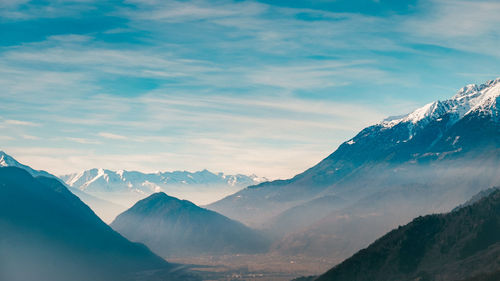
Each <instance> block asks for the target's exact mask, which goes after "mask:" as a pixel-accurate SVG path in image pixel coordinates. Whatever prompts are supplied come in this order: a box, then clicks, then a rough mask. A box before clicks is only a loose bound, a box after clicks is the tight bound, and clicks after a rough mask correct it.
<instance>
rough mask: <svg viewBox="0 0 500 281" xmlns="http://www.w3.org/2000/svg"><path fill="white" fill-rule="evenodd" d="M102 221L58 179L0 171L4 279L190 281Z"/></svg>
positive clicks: (0, 266)
mask: <svg viewBox="0 0 500 281" xmlns="http://www.w3.org/2000/svg"><path fill="white" fill-rule="evenodd" d="M176 268H177V266H174V265H172V264H169V263H167V262H166V261H165V260H163V259H162V258H160V257H158V256H157V255H155V254H154V253H152V252H151V251H150V250H149V249H148V248H147V247H146V246H144V245H142V244H138V243H132V242H130V241H128V240H127V239H125V238H124V237H122V236H121V235H120V234H118V233H117V232H115V231H114V230H112V229H111V228H110V227H109V226H108V225H106V224H105V223H104V222H102V221H101V220H100V219H99V218H98V217H97V216H96V215H95V214H94V213H93V212H92V210H91V209H89V208H88V207H87V206H86V205H85V204H84V203H82V201H80V199H79V198H78V197H76V196H75V195H73V194H72V193H71V192H70V191H68V189H67V188H66V187H65V186H64V185H63V184H62V183H60V182H59V181H58V180H57V179H55V178H52V177H37V178H34V177H32V176H31V175H30V174H29V173H28V172H27V171H25V170H24V169H21V168H16V167H3V168H0V280H8V281H31V280H33V281H35V280H37V281H38V280H51V281H59V280H60V281H67V280H78V281H84V280H85V281H90V280H102V281H110V280H190V279H191V278H193V279H196V278H195V277H194V276H191V275H190V274H188V273H186V272H184V271H182V270H179V271H176Z"/></svg>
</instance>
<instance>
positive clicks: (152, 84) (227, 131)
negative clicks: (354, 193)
mask: <svg viewBox="0 0 500 281" xmlns="http://www.w3.org/2000/svg"><path fill="white" fill-rule="evenodd" d="M499 14H500V2H499V1H450V0H423V1H420V0H410V1H399V0H390V1H389V0H378V1H376V0H351V1H347V0H318V1H313V0H296V1H285V0H263V1H242V0H234V1H231V0H220V1H218V0H217V1H208V0H183V1H168V0H163V1H160V0H158V1H157V0H140V1H139V0H125V1H94V0H73V1H71V0H70V1H65V0H47V1H29V0H0V129H1V132H2V133H1V134H0V150H4V151H5V152H6V153H8V154H10V155H12V156H14V157H15V158H16V159H17V160H19V161H21V162H23V163H24V164H27V165H30V166H32V167H33V168H36V169H44V170H47V171H49V172H52V173H54V174H57V175H61V174H66V173H72V172H78V171H80V170H83V169H88V168H95V167H102V168H108V169H114V170H118V169H125V170H138V171H143V172H153V171H173V170H188V171H196V170H202V169H208V170H210V171H214V172H224V173H227V174H235V173H243V174H257V175H259V176H265V177H268V178H270V179H276V178H288V177H291V176H293V175H295V174H297V173H299V172H301V171H303V170H305V169H307V168H309V167H311V166H312V165H314V164H316V163H317V162H319V161H320V160H321V159H323V158H325V157H326V156H328V155H329V154H330V153H331V152H333V151H334V150H335V149H336V148H337V147H338V146H339V145H340V144H341V143H342V142H344V141H346V140H348V139H350V138H351V137H353V136H354V135H355V134H356V133H357V132H358V131H360V130H361V129H362V128H364V127H366V126H369V125H371V124H375V123H377V122H380V121H381V120H382V119H384V118H385V117H387V116H391V115H399V114H404V113H408V112H410V111H412V110H413V109H415V108H417V107H420V106H422V105H424V104H426V103H429V102H432V101H434V100H443V99H447V98H449V97H451V96H453V95H454V93H455V92H456V91H458V89H460V88H461V87H463V86H465V85H466V84H470V83H484V82H486V81H487V80H490V79H495V78H497V77H499V76H500V48H499V46H500V29H499V28H498V27H499V26H500V17H499V16H498V15H499Z"/></svg>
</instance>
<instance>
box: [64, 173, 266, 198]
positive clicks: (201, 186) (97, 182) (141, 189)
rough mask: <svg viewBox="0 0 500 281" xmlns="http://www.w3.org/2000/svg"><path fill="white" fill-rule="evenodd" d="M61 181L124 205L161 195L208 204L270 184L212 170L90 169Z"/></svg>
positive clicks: (255, 177)
mask: <svg viewBox="0 0 500 281" xmlns="http://www.w3.org/2000/svg"><path fill="white" fill-rule="evenodd" d="M60 178H61V179H62V180H64V181H65V182H66V184H68V185H69V186H71V187H74V188H77V189H79V190H82V191H85V192H86V193H89V194H92V195H95V196H97V197H101V198H103V199H106V200H110V201H113V202H115V203H118V204H122V205H131V204H133V203H135V202H136V201H137V200H139V199H142V198H145V197H146V196H149V195H151V194H153V193H156V192H161V191H164V192H166V193H168V194H171V195H173V196H177V197H180V198H183V199H189V200H192V201H194V202H196V203H198V204H207V203H210V202H213V201H215V200H217V199H220V198H222V197H223V196H226V195H229V194H232V193H234V192H236V191H238V190H240V189H242V188H244V187H246V186H249V185H254V184H258V183H260V182H263V181H266V179H265V178H259V177H257V176H255V175H251V176H246V175H241V174H238V175H225V174H223V173H217V174H215V173H212V172H210V171H208V170H203V171H198V172H194V173H191V172H187V171H174V172H157V173H141V172H136V171H124V170H119V171H111V170H106V169H90V170H86V171H83V172H80V173H75V174H70V175H64V176H61V177H60Z"/></svg>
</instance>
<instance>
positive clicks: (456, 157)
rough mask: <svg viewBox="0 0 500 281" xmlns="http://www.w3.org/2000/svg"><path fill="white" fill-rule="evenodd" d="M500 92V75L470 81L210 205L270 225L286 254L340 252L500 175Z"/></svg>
mask: <svg viewBox="0 0 500 281" xmlns="http://www.w3.org/2000/svg"><path fill="white" fill-rule="evenodd" d="M499 96H500V78H499V79H496V80H492V81H488V82H486V83H485V84H482V85H468V86H466V87H464V88H462V89H460V90H459V91H458V93H456V95H454V96H453V97H452V98H451V99H449V100H446V101H437V102H433V103H430V104H428V105H426V106H424V107H422V108H419V109H417V110H415V111H414V112H412V113H410V114H407V115H405V116H400V117H393V118H388V119H386V120H384V121H382V122H381V123H379V124H375V125H373V126H370V127H367V128H365V129H363V130H362V131H361V132H360V133H358V134H357V135H356V136H355V137H353V138H352V139H350V140H348V141H346V142H344V143H343V144H342V145H340V146H339V148H338V149H337V150H336V151H335V152H333V153H332V154H331V155H329V156H328V157H327V158H325V159H324V160H322V161H321V162H320V163H318V164H317V165H315V166H314V167H312V168H310V169H308V170H307V171H305V172H303V173H301V174H299V175H296V176H295V177H293V178H291V179H288V180H278V181H272V182H265V183H262V184H259V185H256V186H250V187H248V188H245V189H243V190H242V191H239V192H237V193H235V194H233V195H230V196H228V197H226V198H224V199H222V200H220V201H218V202H215V203H213V204H210V205H208V206H207V208H209V209H211V210H214V211H217V212H220V213H222V214H224V215H226V216H228V217H230V218H233V219H236V220H239V221H242V222H244V223H246V224H247V225H251V226H256V227H259V228H262V229H266V230H267V231H268V232H270V233H272V234H273V235H274V236H275V237H276V239H277V242H276V243H275V244H274V246H273V249H274V251H277V252H279V253H282V254H306V255H313V256H324V257H329V258H336V259H338V260H339V261H340V260H342V259H344V258H346V257H348V256H350V255H352V254H353V253H354V252H355V251H357V250H359V249H361V248H362V247H366V246H367V245H368V244H369V243H370V242H371V241H373V240H374V239H375V238H376V237H379V236H381V235H382V234H384V233H386V232H387V231H389V230H390V229H392V228H393V227H395V226H397V225H398V224H404V223H407V222H409V221H410V220H411V219H412V218H414V217H416V216H418V215H423V214H428V213H432V212H444V211H449V210H451V209H452V208H454V207H455V206H457V205H458V204H460V203H462V202H464V201H466V200H467V199H468V198H470V197H471V196H472V195H474V194H475V193H477V192H478V191H480V187H491V186H495V185H499V184H500V114H499V108H498V104H499V101H500V98H499ZM292 214H295V215H292ZM290 222H292V223H290Z"/></svg>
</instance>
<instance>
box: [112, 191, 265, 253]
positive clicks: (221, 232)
mask: <svg viewBox="0 0 500 281" xmlns="http://www.w3.org/2000/svg"><path fill="white" fill-rule="evenodd" d="M111 226H112V227H113V228H114V229H115V230H116V231H118V232H120V233H121V234H123V235H124V236H125V237H127V238H129V239H130V240H132V241H137V242H142V243H144V244H146V245H147V246H149V247H150V248H151V249H153V250H154V251H155V252H157V253H159V254H160V255H162V256H164V257H168V256H189V255H195V256H196V255H202V254H203V255H205V254H210V255H217V254H234V253H259V252H265V251H267V249H268V246H269V242H268V240H267V239H266V238H265V237H264V236H262V235H261V234H259V233H258V232H256V231H255V230H252V229H250V228H248V227H246V226H244V225H243V224H241V223H239V222H236V221H233V220H231V219H229V218H227V217H225V216H222V215H220V214H218V213H216V212H213V211H210V210H207V209H203V208H200V207H198V206H196V205H195V204H193V203H191V202H189V201H186V200H179V199H177V198H174V197H171V196H168V195H166V194H165V193H163V192H160V193H155V194H153V195H151V196H149V197H147V198H146V199H143V200H141V201H139V202H137V203H136V204H135V205H134V206H133V207H132V208H130V209H129V210H127V211H125V212H124V213H122V214H120V215H119V216H118V217H117V218H116V219H115V220H114V221H113V223H112V224H111Z"/></svg>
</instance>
